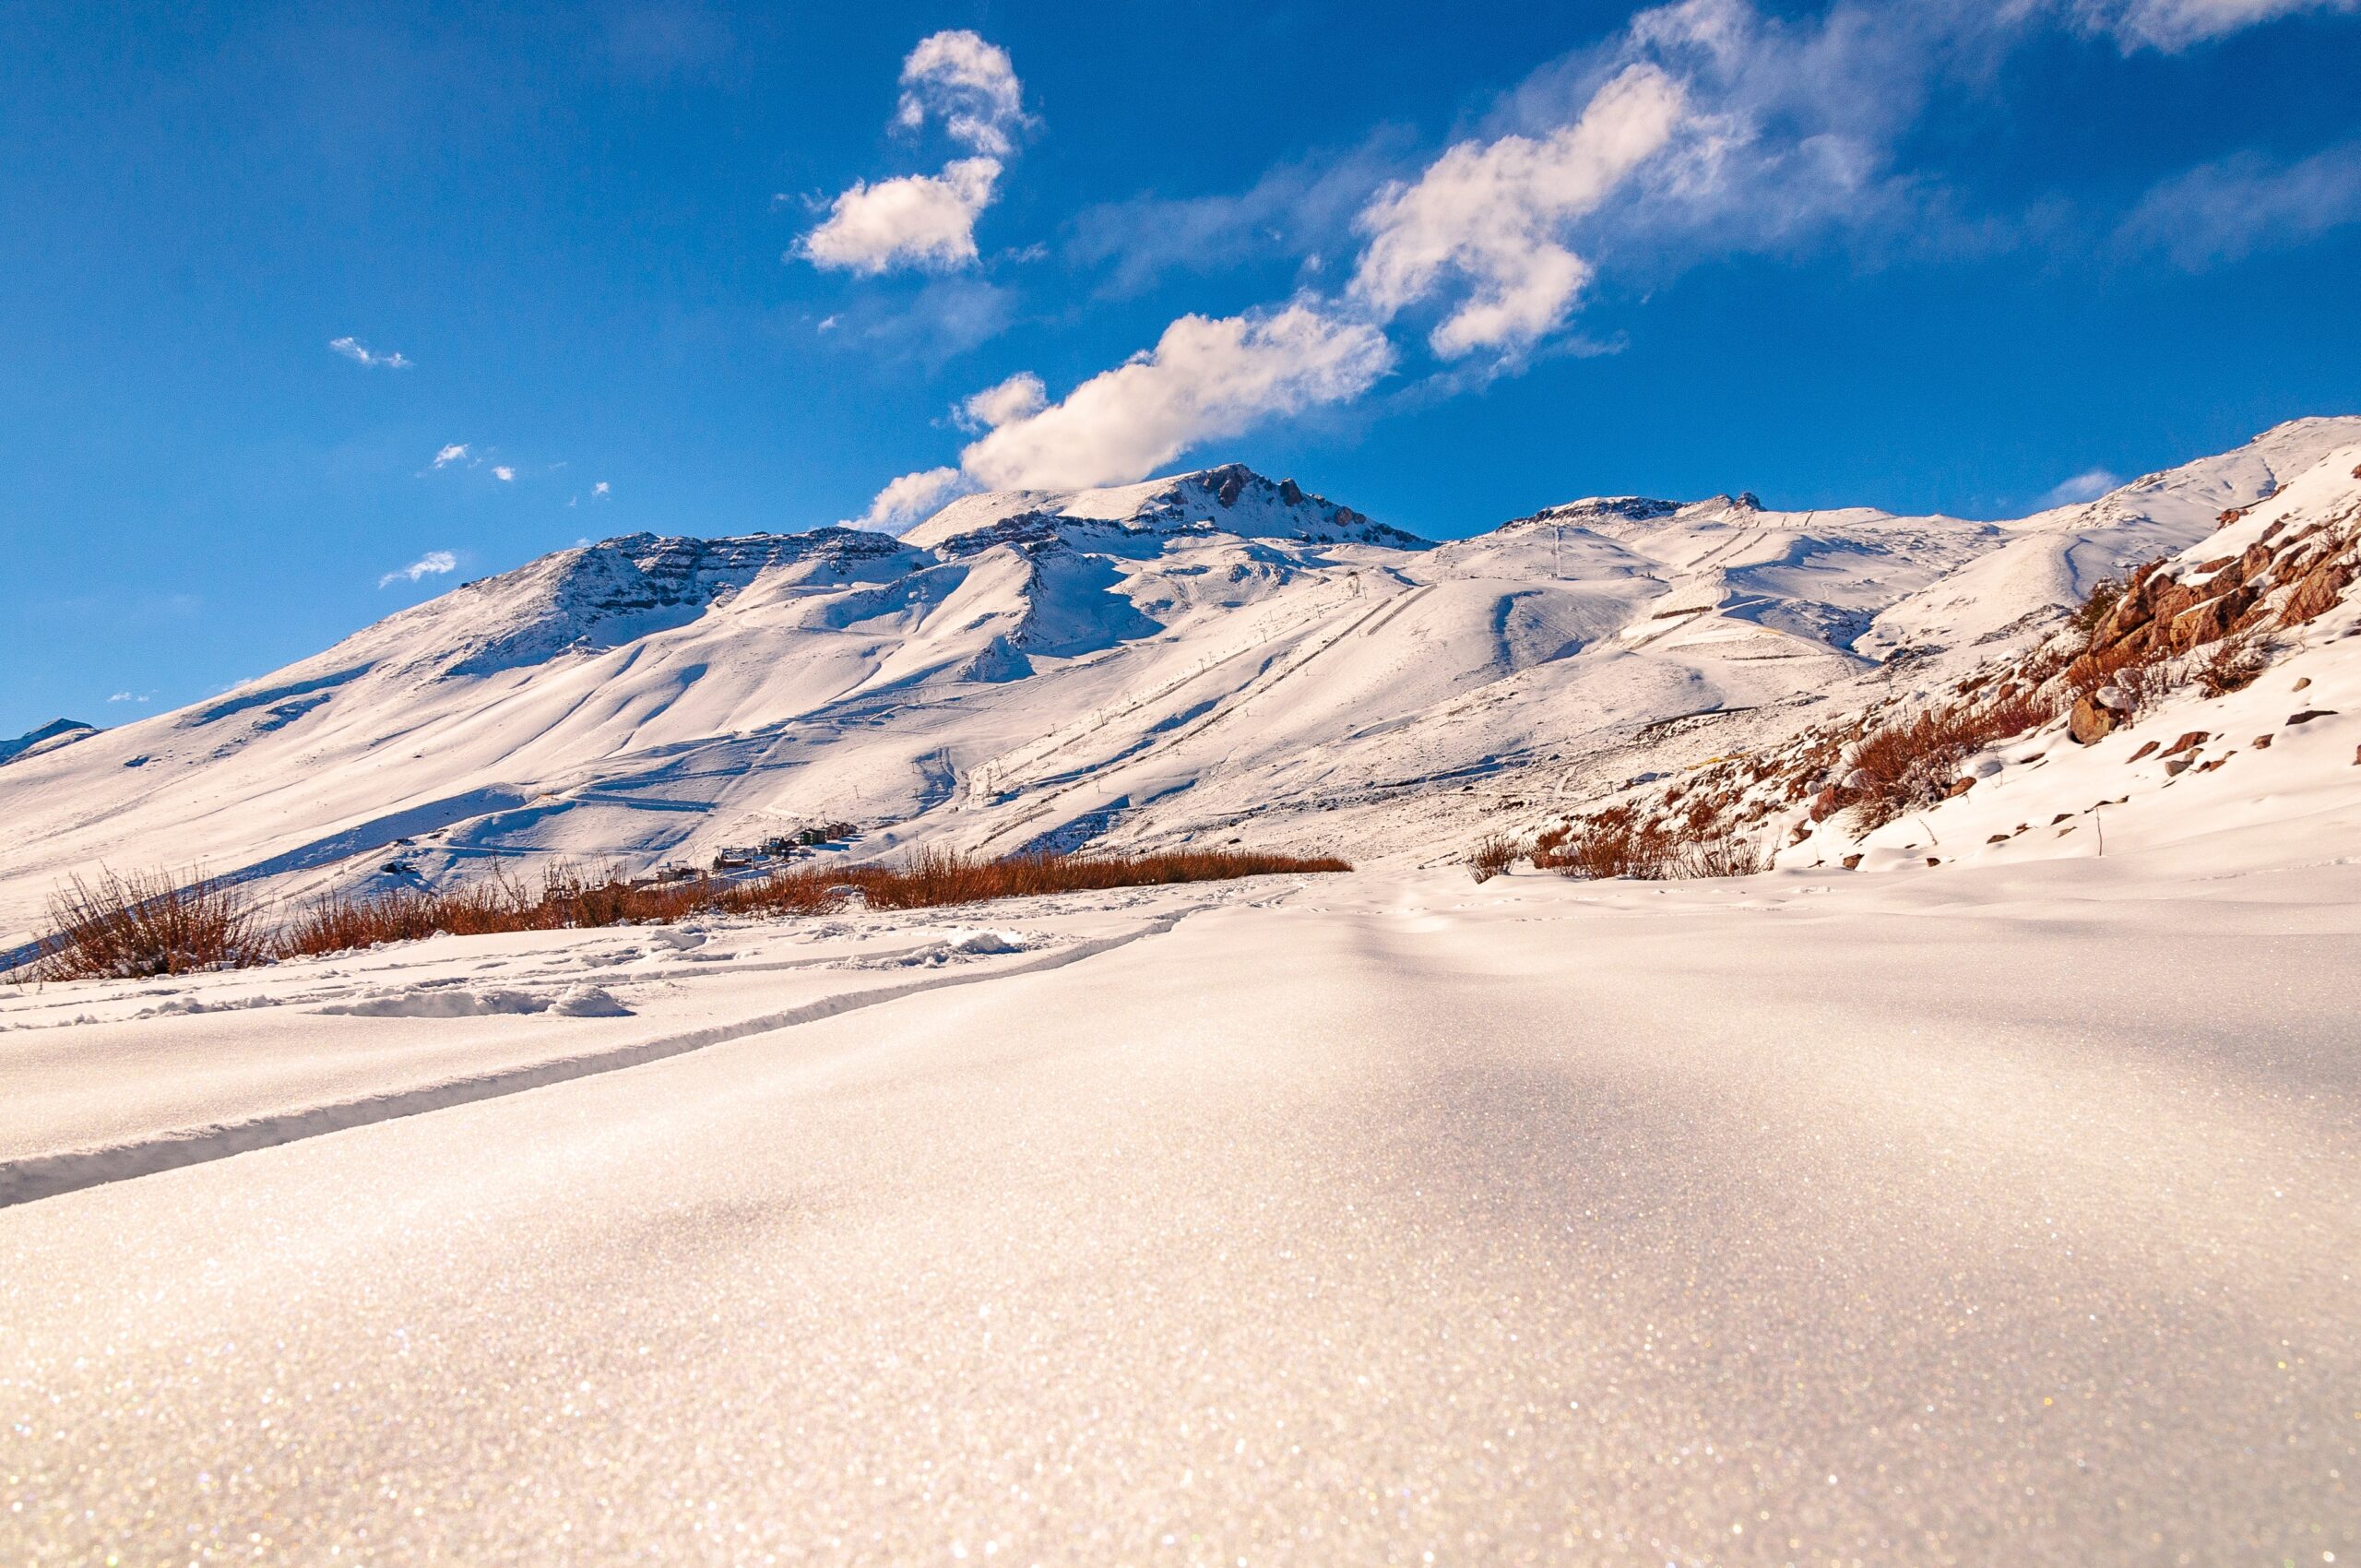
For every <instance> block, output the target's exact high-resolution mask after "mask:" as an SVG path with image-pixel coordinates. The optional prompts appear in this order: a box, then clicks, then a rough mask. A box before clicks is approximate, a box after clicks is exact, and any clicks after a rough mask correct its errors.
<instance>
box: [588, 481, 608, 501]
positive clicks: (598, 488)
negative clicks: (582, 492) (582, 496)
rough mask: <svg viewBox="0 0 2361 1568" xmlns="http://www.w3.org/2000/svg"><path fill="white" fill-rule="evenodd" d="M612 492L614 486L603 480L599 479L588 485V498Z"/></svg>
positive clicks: (597, 497)
mask: <svg viewBox="0 0 2361 1568" xmlns="http://www.w3.org/2000/svg"><path fill="white" fill-rule="evenodd" d="M613 493H614V486H612V485H611V484H609V483H608V482H607V481H605V480H600V481H599V482H598V483H596V484H594V485H592V486H591V487H590V498H591V499H592V500H594V501H596V500H599V498H601V497H603V496H608V495H611V494H613Z"/></svg>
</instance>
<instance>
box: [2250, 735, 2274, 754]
mask: <svg viewBox="0 0 2361 1568" xmlns="http://www.w3.org/2000/svg"><path fill="white" fill-rule="evenodd" d="M2273 739H2274V737H2272V736H2270V735H2257V736H2256V737H2255V738H2254V749H2255V750H2257V751H2259V752H2267V751H2269V750H2270V749H2271V742H2272V740H2273Z"/></svg>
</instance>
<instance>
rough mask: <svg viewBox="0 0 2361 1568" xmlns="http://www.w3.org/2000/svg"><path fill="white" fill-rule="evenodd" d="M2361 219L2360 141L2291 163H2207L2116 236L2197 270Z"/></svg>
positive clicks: (2145, 202)
mask: <svg viewBox="0 0 2361 1568" xmlns="http://www.w3.org/2000/svg"><path fill="white" fill-rule="evenodd" d="M2356 221H2361V141H2349V142H2345V143H2343V144H2342V145H2340V146H2337V147H2331V148H2326V149H2325V150H2323V151H2320V152H2316V153H2314V154H2312V155H2311V156H2310V157H2309V158H2306V159H2302V160H2298V161H2296V162H2293V163H2273V162H2272V161H2271V160H2268V159H2265V158H2263V157H2261V156H2260V155H2259V154H2255V153H2241V154H2239V155H2238V156H2236V157H2235V158H2227V159H2224V160H2221V161H2219V162H2215V163H2207V164H2203V165H2201V166H2200V167H2198V168H2195V169H2191V170H2189V172H2186V173H2183V174H2179V175H2176V176H2175V177H2174V178H2172V179H2169V180H2166V181H2165V182H2164V183H2162V184H2158V185H2157V186H2155V187H2154V188H2153V189H2152V190H2150V191H2149V192H2148V194H2147V195H2146V196H2143V197H2142V198H2141V201H2140V205H2139V206H2137V207H2136V208H2133V209H2132V211H2131V215H2130V217H2129V218H2127V219H2125V220H2124V222H2123V226H2122V228H2121V230H2120V231H2119V232H2118V238H2119V239H2120V240H2121V241H2122V242H2123V243H2125V244H2128V245H2130V246H2133V247H2136V248H2139V249H2154V250H2160V251H2162V252H2164V253H2165V255H2168V256H2170V257H2172V259H2173V260H2174V261H2175V262H2177V263H2178V264H2179V265H2180V266H2182V267H2188V268H2189V269H2190V270H2192V271H2194V270H2197V269H2199V268H2201V267H2210V266H2213V265H2214V264H2215V263H2217V262H2225V261H2235V260H2236V259H2237V258H2239V257H2240V256H2243V255H2251V254H2253V253H2255V252H2257V251H2267V250H2275V249H2279V248H2282V247H2284V246H2288V245H2297V244H2305V243H2306V242H2308V241H2310V240H2313V239H2316V238H2318V237H2319V235H2321V234H2323V233H2326V232H2328V231H2330V230H2331V229H2337V228H2342V227H2343V225H2345V224H2347V223H2352V222H2356Z"/></svg>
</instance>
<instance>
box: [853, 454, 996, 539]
mask: <svg viewBox="0 0 2361 1568" xmlns="http://www.w3.org/2000/svg"><path fill="white" fill-rule="evenodd" d="M974 488H975V486H974V485H973V484H971V483H970V482H968V480H967V475H965V474H963V473H961V472H960V471H959V470H958V469H923V470H921V471H919V472H918V473H914V474H904V475H903V476H902V477H901V478H899V479H897V480H895V481H893V482H891V483H890V484H888V485H886V487H885V488H884V489H883V490H881V491H879V492H878V493H877V499H876V500H874V501H872V502H871V503H870V504H869V510H868V511H867V512H865V513H863V514H862V515H861V517H860V520H859V521H858V522H856V523H855V524H854V525H853V526H854V527H855V528H863V529H876V530H878V531H880V532H884V533H898V532H900V531H901V530H902V529H905V528H908V526H909V525H910V524H912V523H915V522H917V521H918V520H919V518H920V517H927V516H929V515H931V513H932V512H933V511H934V510H935V508H937V507H939V506H941V505H943V503H944V502H946V501H948V500H950V499H951V498H952V497H953V496H955V495H958V494H961V493H965V492H967V491H970V490H973V489H974Z"/></svg>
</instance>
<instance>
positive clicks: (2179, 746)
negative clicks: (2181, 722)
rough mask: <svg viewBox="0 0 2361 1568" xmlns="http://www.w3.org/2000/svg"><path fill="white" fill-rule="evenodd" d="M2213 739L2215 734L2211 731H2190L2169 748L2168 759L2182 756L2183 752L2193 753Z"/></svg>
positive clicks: (2166, 752)
mask: <svg viewBox="0 0 2361 1568" xmlns="http://www.w3.org/2000/svg"><path fill="white" fill-rule="evenodd" d="M2212 739H2213V732H2212V731H2207V730H2191V731H2189V732H2188V733H2187V734H2185V735H2183V736H2182V737H2181V738H2180V739H2179V740H2177V741H2175V742H2173V743H2172V744H2171V745H2170V746H2169V747H2167V748H2166V749H2165V755H2166V756H2168V757H2171V756H2178V755H2180V754H2181V753H2183V752H2193V751H2195V750H2196V749H2197V748H2198V747H2200V746H2201V745H2203V744H2204V743H2205V742H2207V741H2209V740H2212Z"/></svg>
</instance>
